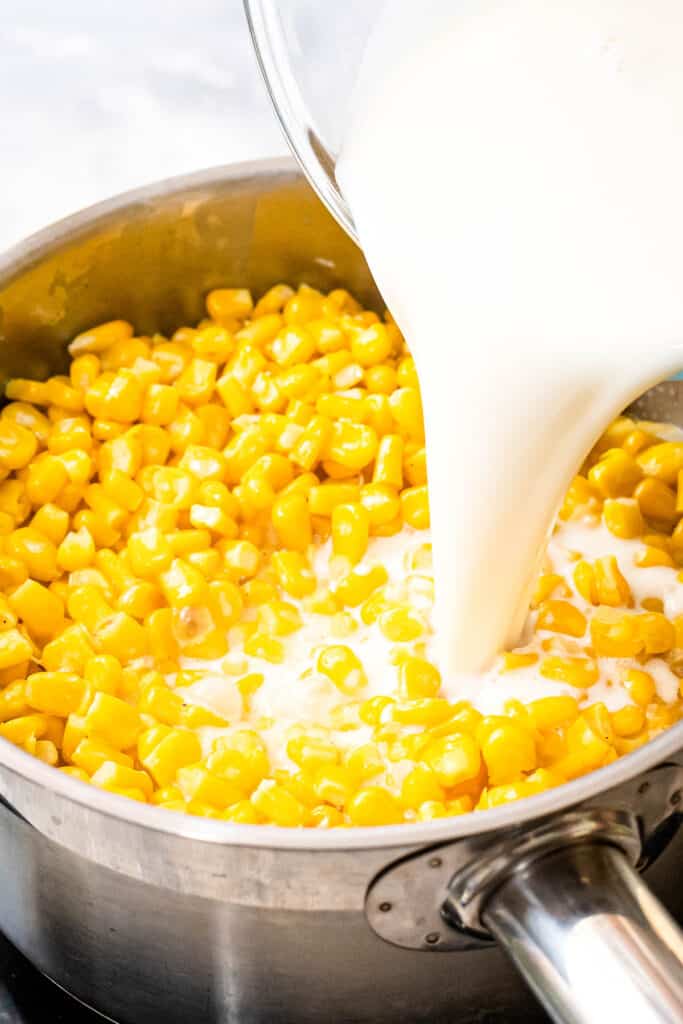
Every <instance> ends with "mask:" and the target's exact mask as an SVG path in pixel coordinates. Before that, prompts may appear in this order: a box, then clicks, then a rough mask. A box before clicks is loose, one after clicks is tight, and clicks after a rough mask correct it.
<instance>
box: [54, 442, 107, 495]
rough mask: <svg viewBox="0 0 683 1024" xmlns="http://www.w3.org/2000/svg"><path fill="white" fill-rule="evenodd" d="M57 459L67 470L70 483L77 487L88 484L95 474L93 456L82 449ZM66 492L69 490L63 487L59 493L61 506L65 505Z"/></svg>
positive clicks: (62, 454)
mask: <svg viewBox="0 0 683 1024" xmlns="http://www.w3.org/2000/svg"><path fill="white" fill-rule="evenodd" d="M55 458H56V459H57V461H58V462H59V463H60V464H61V465H62V466H63V467H64V469H65V470H66V475H67V478H68V480H69V482H70V483H71V484H74V485H75V486H79V485H83V484H86V483H87V482H88V480H89V479H90V477H91V476H92V475H93V473H94V472H95V464H94V462H93V459H92V456H90V455H88V453H87V451H83V450H82V449H80V448H74V449H73V450H72V451H65V452H61V453H60V454H59V455H58V456H55ZM46 461H47V456H46ZM66 491H67V488H66V487H63V488H62V490H61V491H60V492H59V502H60V504H61V505H64V495H65V493H66Z"/></svg>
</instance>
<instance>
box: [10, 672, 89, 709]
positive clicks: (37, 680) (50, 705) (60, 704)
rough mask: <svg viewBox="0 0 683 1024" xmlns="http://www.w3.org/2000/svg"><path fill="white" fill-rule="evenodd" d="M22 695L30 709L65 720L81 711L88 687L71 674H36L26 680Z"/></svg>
mask: <svg viewBox="0 0 683 1024" xmlns="http://www.w3.org/2000/svg"><path fill="white" fill-rule="evenodd" d="M24 693H25V696H26V702H27V703H28V704H29V705H30V707H32V708H35V709H36V710H37V711H42V712H44V713H45V714H47V715H57V716H58V717H60V718H66V717H67V716H68V715H70V714H72V713H73V714H78V713H79V711H80V710H81V709H82V707H83V705H84V703H85V701H86V697H87V694H88V686H87V683H85V682H84V680H83V679H81V678H80V677H79V676H77V675H75V673H72V672H36V673H34V674H33V675H30V676H29V677H28V679H27V680H26V683H25V689H24Z"/></svg>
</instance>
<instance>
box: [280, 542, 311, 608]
mask: <svg viewBox="0 0 683 1024" xmlns="http://www.w3.org/2000/svg"><path fill="white" fill-rule="evenodd" d="M272 566H273V569H274V570H275V574H276V576H277V580H278V583H279V584H280V586H281V587H282V589H283V590H285V591H286V592H287V593H288V594H291V596H292V597H307V596H308V595H309V594H312V593H313V592H314V590H315V588H316V585H317V584H316V578H315V575H314V573H313V570H312V569H311V568H310V566H309V564H308V562H307V561H306V559H305V557H304V556H303V555H302V554H301V552H299V551H276V552H275V553H274V554H273V557H272Z"/></svg>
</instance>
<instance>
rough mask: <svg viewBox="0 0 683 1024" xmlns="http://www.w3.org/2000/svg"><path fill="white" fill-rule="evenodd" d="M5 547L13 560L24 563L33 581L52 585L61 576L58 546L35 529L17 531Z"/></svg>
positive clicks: (27, 528) (26, 528) (26, 527)
mask: <svg viewBox="0 0 683 1024" xmlns="http://www.w3.org/2000/svg"><path fill="white" fill-rule="evenodd" d="M5 547H6V552H7V554H8V555H9V556H10V557H11V558H16V559H17V560H18V561H20V562H23V563H24V565H25V566H26V568H27V570H28V574H29V576H32V577H33V579H36V580H40V581H41V583H50V582H51V581H52V580H54V579H57V577H58V576H59V570H58V568H57V548H56V546H55V545H54V544H53V543H52V541H51V540H50V539H49V538H48V537H46V536H45V534H43V533H40V532H39V531H38V530H36V529H35V528H34V527H32V526H25V527H22V528H21V529H19V530H15V531H14V533H12V534H11V535H10V536H9V537H8V538H7V540H6V542H5Z"/></svg>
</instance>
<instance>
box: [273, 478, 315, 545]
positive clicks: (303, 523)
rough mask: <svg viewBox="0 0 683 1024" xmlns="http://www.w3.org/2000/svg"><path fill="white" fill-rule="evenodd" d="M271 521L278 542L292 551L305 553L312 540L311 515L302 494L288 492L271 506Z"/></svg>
mask: <svg viewBox="0 0 683 1024" xmlns="http://www.w3.org/2000/svg"><path fill="white" fill-rule="evenodd" d="M271 515H272V521H273V526H274V527H275V531H276V533H277V535H278V540H279V541H280V543H281V544H282V546H283V547H286V548H289V549H290V550H292V551H306V549H307V548H308V546H309V545H310V544H311V542H312V539H313V530H312V526H311V514H310V511H309V508H308V501H307V500H306V498H305V497H304V495H303V494H297V493H296V492H289V493H286V494H281V495H279V496H278V498H277V499H276V501H275V502H274V504H273V509H272V513H271Z"/></svg>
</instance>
